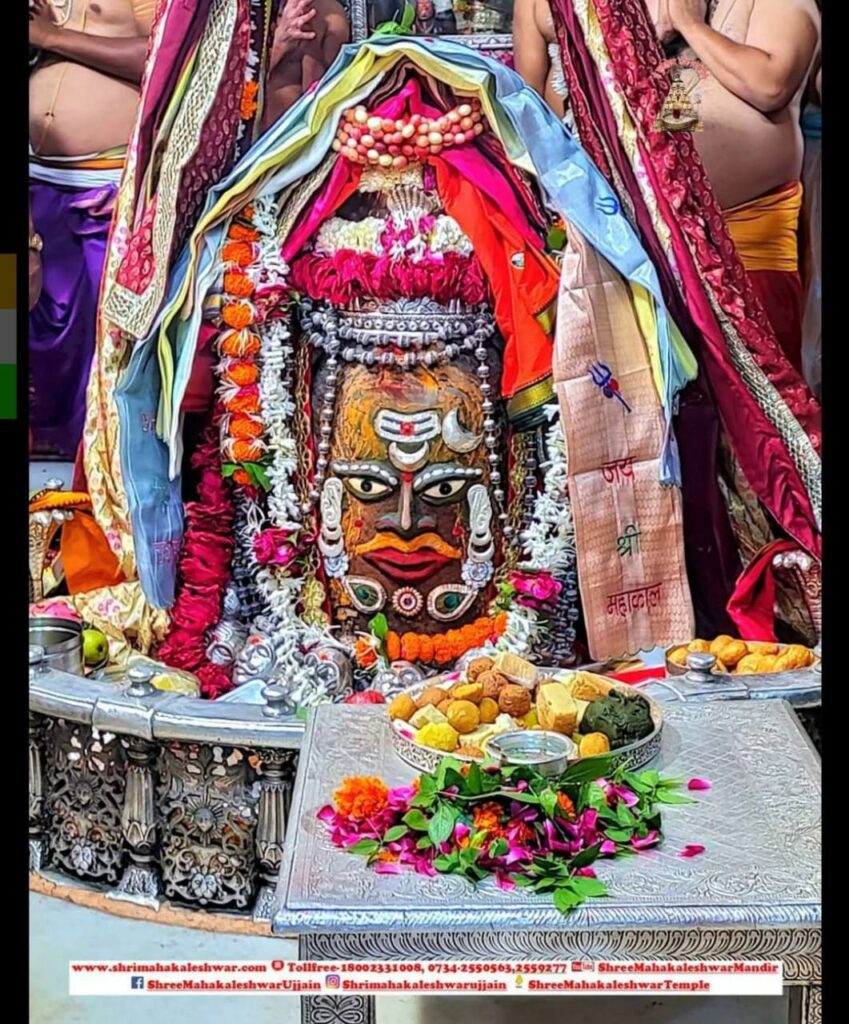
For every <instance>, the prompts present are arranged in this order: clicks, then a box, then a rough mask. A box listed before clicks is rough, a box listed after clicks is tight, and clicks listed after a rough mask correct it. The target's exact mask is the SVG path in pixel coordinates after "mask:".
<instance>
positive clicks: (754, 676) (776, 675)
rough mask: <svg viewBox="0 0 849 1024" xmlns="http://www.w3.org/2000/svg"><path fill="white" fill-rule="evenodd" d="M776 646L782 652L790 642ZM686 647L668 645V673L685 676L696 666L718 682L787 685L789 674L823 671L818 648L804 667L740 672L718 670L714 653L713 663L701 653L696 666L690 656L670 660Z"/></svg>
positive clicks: (684, 645) (666, 654) (766, 685)
mask: <svg viewBox="0 0 849 1024" xmlns="http://www.w3.org/2000/svg"><path fill="white" fill-rule="evenodd" d="M745 642H746V641H744V643H745ZM753 642H756V641H753ZM776 646H777V647H778V650H779V652H781V651H784V650H786V649H787V648H788V647H789V646H790V645H789V644H776ZM794 646H800V645H794ZM801 646H803V645H801ZM686 647H687V644H675V646H674V647H668V648H667V649H666V651H665V652H664V654H665V661H666V672H667V675H670V676H684V675H688V674H690V673H691V672H692V669H693V667H695V668H696V670H697V671H701V672H703V673H710V675H712V676H714V677H715V678H716V682H717V683H718V684H723V683H728V684H733V683H734V682H735V681H737V682H739V683H743V684H751V683H754V682H757V683H758V684H759V685H760V686H763V687H768V686H769V685H770V684H772V683H775V684H776V685H778V684H782V685H784V686H786V685H787V678H788V676H793V675H795V674H796V673H804V672H810V671H811V670H812V669H814V670H816V671H822V664H821V661H820V658H819V655H818V654H817V652H816V650H814V651H813V654H814V660H813V661H812V662H811V664H810V665H806V666H805V667H804V668H792V669H785V670H784V671H783V672H757V673H748V672H742V673H738V672H718V671H717V670H716V668H715V665H716V658H715V657H714V655H710V658H711V659H713V661H712V662H711V663H708V662H709V659H707V658H706V655H704V654H700V655H699V659H700V663H699V664H696V665H695V666H693V665H691V664H689V658H688V659H687V661H688V664H687V665H676V664H675V662H674V661H671V660H670V658H671V656H672V655H673V654H674V653H675V652H676V651H680V650H681V649H682V648H683V649H685V650H686ZM690 657H693V655H692V654H691V655H690Z"/></svg>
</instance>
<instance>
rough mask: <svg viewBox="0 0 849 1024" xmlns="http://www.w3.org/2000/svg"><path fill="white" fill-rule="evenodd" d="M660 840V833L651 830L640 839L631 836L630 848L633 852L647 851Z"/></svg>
mask: <svg viewBox="0 0 849 1024" xmlns="http://www.w3.org/2000/svg"><path fill="white" fill-rule="evenodd" d="M659 840H660V833H659V832H658V831H656V830H655V829H652V831H651V832H649V834H648V835H646V836H643V837H642V838H640V837H639V836H633V837H632V838H631V846H632V847H633V848H634V849H635V850H647V849H648V848H649V847H650V846H654V845H655V844H656V843H657V842H658V841H659Z"/></svg>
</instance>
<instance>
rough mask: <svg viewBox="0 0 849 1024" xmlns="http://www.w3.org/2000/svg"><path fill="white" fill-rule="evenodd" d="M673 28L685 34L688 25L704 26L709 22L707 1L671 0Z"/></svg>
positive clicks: (670, 14)
mask: <svg viewBox="0 0 849 1024" xmlns="http://www.w3.org/2000/svg"><path fill="white" fill-rule="evenodd" d="M669 17H670V19H671V21H672V27H673V28H674V29H675V30H676V31H678V32H681V33H682V34H683V32H684V30H685V28H686V27H687V26H688V25H692V24H694V23H696V24H699V25H704V23H705V21H706V20H707V0H669Z"/></svg>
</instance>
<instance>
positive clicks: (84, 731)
mask: <svg viewBox="0 0 849 1024" xmlns="http://www.w3.org/2000/svg"><path fill="white" fill-rule="evenodd" d="M151 678H152V672H151V670H150V669H149V668H147V667H142V666H138V667H134V668H132V669H130V670H129V672H128V674H127V678H126V680H125V681H124V682H123V683H121V684H117V685H116V684H115V683H106V682H93V681H91V680H87V679H83V678H81V677H79V676H75V675H70V674H68V673H65V672H57V671H54V670H52V669H50V668H48V667H47V666H46V664H45V662H44V651H43V649H42V648H40V647H31V648H30V678H29V850H30V869H31V870H33V871H37V872H40V871H51V872H59V873H60V874H65V875H70V876H73V877H74V878H75V879H83V880H85V881H86V882H88V883H90V884H92V885H94V886H96V887H97V888H100V889H103V888H105V889H106V891H107V894H108V896H109V897H111V898H113V899H119V900H130V901H133V902H136V903H142V904H145V905H148V906H153V907H158V906H159V905H160V903H161V901H162V900H163V899H166V900H169V901H171V902H174V903H177V904H186V905H189V906H193V907H196V908H204V909H206V910H223V911H229V912H234V911H235V912H239V913H244V914H248V913H252V914H253V917H254V918H255V919H257V920H266V919H268V917H269V913H270V906H271V899H272V896H273V892H274V886H275V884H276V880H277V875H278V872H279V870H280V863H281V857H282V851H283V839H284V834H285V828H286V818H287V815H288V812H289V802H290V797H291V791H292V784H293V781H294V775H295V769H296V766H297V756H298V750H299V748H300V744H301V739H302V736H303V723H302V722H300V721H298V720H297V719H293V717H292V716H291V715H288V716H287V715H285V714H284V710H283V699H284V697H285V695H284V694H282V693H280V692H278V690H277V688H275V687H273V686H268V687H266V689H265V690H264V691H263V697H264V699H265V704H262V705H250V704H227V703H213V702H208V701H201V700H198V699H196V698H193V697H185V696H178V695H176V694H170V693H165V692H162V691H160V690H157V689H156V688H155V687H154V686H153V685H152V683H151Z"/></svg>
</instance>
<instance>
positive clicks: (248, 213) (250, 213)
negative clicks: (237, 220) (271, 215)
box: [242, 203, 254, 220]
mask: <svg viewBox="0 0 849 1024" xmlns="http://www.w3.org/2000/svg"><path fill="white" fill-rule="evenodd" d="M242 217H243V219H244V220H253V219H254V208H253V206H252V205H251V204H250V203H248V205H247V206H246V207H245V208H244V210H242Z"/></svg>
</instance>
